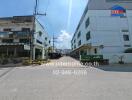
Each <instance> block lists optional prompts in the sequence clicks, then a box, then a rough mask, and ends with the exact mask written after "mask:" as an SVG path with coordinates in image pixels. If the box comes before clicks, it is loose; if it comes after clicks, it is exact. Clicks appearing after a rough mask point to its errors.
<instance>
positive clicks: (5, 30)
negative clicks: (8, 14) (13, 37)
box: [3, 28, 11, 32]
mask: <svg viewBox="0 0 132 100" xmlns="http://www.w3.org/2000/svg"><path fill="white" fill-rule="evenodd" d="M3 31H4V32H10V31H11V28H5V29H4V30H3Z"/></svg>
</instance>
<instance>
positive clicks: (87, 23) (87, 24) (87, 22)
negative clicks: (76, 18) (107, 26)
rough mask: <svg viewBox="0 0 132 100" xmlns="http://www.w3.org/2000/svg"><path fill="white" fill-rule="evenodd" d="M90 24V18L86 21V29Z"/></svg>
mask: <svg viewBox="0 0 132 100" xmlns="http://www.w3.org/2000/svg"><path fill="white" fill-rule="evenodd" d="M89 23H90V20H89V18H88V19H87V20H86V22H85V28H87V27H88V26H89Z"/></svg>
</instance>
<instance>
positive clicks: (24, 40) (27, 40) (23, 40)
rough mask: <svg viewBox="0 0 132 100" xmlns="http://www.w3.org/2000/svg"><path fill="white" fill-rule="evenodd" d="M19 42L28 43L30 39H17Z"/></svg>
mask: <svg viewBox="0 0 132 100" xmlns="http://www.w3.org/2000/svg"><path fill="white" fill-rule="evenodd" d="M19 42H20V43H27V44H28V43H30V40H29V39H20V40H19Z"/></svg>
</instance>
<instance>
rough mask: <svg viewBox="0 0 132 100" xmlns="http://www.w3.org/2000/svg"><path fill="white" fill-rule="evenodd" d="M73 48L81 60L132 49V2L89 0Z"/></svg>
mask: <svg viewBox="0 0 132 100" xmlns="http://www.w3.org/2000/svg"><path fill="white" fill-rule="evenodd" d="M71 44H72V54H73V55H74V56H77V57H79V55H80V54H85V55H86V54H88V55H89V54H110V53H123V52H124V51H125V50H126V49H127V48H132V0H89V1H88V4H87V6H86V8H85V11H84V13H83V15H82V17H81V20H80V22H79V24H78V27H77V29H76V32H75V34H74V36H73V38H72V41H71Z"/></svg>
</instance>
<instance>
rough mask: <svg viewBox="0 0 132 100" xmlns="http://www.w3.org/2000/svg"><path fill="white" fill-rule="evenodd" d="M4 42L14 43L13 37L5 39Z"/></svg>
mask: <svg viewBox="0 0 132 100" xmlns="http://www.w3.org/2000/svg"><path fill="white" fill-rule="evenodd" d="M2 42H3V43H13V39H3V40H2Z"/></svg>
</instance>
